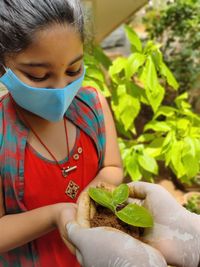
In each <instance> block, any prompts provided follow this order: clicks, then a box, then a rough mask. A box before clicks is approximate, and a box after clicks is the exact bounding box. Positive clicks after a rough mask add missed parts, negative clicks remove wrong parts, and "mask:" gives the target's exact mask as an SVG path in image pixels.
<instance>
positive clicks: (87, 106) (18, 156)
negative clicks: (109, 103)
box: [0, 87, 105, 267]
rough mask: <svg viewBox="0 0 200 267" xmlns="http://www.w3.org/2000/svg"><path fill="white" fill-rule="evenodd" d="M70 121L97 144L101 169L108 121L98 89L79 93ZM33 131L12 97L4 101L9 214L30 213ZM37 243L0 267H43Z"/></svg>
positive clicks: (1, 123) (0, 109) (1, 134)
mask: <svg viewBox="0 0 200 267" xmlns="http://www.w3.org/2000/svg"><path fill="white" fill-rule="evenodd" d="M65 115H66V117H67V118H68V119H69V120H71V121H72V122H73V123H74V124H75V125H76V126H77V127H79V128H81V129H82V130H83V131H84V132H86V133H87V134H88V135H89V136H90V137H91V138H92V139H93V141H94V143H95V145H96V148H97V152H98V155H99V169H100V168H101V167H102V164H103V159H104V152H105V125H104V117H103V112H102V108H101V104H100V102H99V98H98V95H97V92H96V90H95V89H93V88H91V87H84V88H81V89H80V90H79V93H78V95H77V96H76V97H75V99H74V100H73V102H72V104H71V105H70V107H69V109H68V110H67V112H66V114H65ZM28 133H29V130H28V129H27V128H26V127H25V125H24V124H23V122H22V121H21V120H20V119H19V117H18V116H17V114H16V112H15V109H14V107H13V103H12V101H11V99H10V95H9V94H7V95H6V96H4V97H3V98H1V100H0V175H1V177H2V181H3V194H4V207H5V213H6V215H8V214H17V213H20V212H24V211H26V207H25V206H24V204H23V196H24V155H25V146H26V142H27V137H28ZM39 266H40V265H39V260H38V255H37V251H36V249H35V246H34V242H31V243H28V244H26V245H24V246H22V247H19V248H16V249H14V250H12V251H9V252H7V253H4V254H2V255H0V267H39Z"/></svg>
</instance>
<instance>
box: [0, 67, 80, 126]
mask: <svg viewBox="0 0 200 267" xmlns="http://www.w3.org/2000/svg"><path fill="white" fill-rule="evenodd" d="M84 76H85V69H84V70H83V74H82V76H81V77H80V78H78V79H77V80H75V81H73V82H72V83H70V84H69V85H67V86H66V87H64V88H56V89H48V88H34V87H31V86H28V85H27V84H25V83H23V82H22V81H21V80H20V79H19V78H18V77H17V76H16V75H15V74H14V73H13V72H12V70H11V69H6V73H5V74H4V75H3V76H2V77H0V82H2V83H3V84H4V85H5V86H6V87H7V89H8V91H9V92H10V94H11V96H12V97H13V99H14V100H15V102H16V103H17V104H18V105H19V106H21V107H22V108H24V109H26V110H28V111H30V112H32V113H34V114H36V115H38V116H39V117H42V118H44V119H46V120H48V121H59V120H61V119H62V118H63V116H64V114H65V112H66V111H67V109H68V107H69V105H70V104H71V103H72V101H73V99H74V97H75V96H76V94H77V93H78V91H79V89H80V88H81V86H82V82H83V79H84Z"/></svg>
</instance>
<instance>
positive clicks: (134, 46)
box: [85, 26, 200, 184]
mask: <svg viewBox="0 0 200 267" xmlns="http://www.w3.org/2000/svg"><path fill="white" fill-rule="evenodd" d="M125 31H126V34H127V36H128V39H129V40H130V44H131V50H132V53H131V54H130V56H129V57H118V58H117V59H115V60H114V61H113V62H111V61H110V60H109V59H108V58H107V57H106V55H105V54H104V53H103V51H102V50H101V49H100V48H98V49H97V48H95V49H94V51H93V56H90V55H87V56H86V60H85V62H86V69H87V75H86V80H85V84H88V82H89V83H90V85H92V86H95V87H97V88H99V89H100V90H101V91H102V92H103V93H104V94H105V95H106V96H107V97H108V100H109V103H110V105H111V108H112V111H113V113H114V117H115V120H116V126H117V130H118V134H119V137H120V138H119V144H120V149H121V154H122V158H123V162H124V169H125V175H127V176H130V177H131V179H132V180H134V181H137V180H141V179H142V178H143V179H146V180H148V181H153V178H154V177H155V176H157V175H158V173H159V165H158V161H164V163H165V166H166V167H167V168H170V169H171V170H172V172H173V173H174V174H175V175H176V176H177V178H179V179H180V180H181V181H182V182H184V183H188V184H190V183H192V181H193V178H194V177H195V175H196V174H197V173H198V172H199V167H200V165H199V160H200V141H199V140H200V139H199V137H200V130H199V129H200V127H199V126H200V118H199V116H198V115H196V114H194V113H193V112H192V109H191V106H190V104H189V103H188V101H187V94H183V95H180V96H179V97H177V98H176V100H175V102H174V103H171V105H170V106H165V105H163V100H164V97H165V93H166V89H165V88H166V87H170V88H171V89H173V90H175V91H176V90H178V86H179V85H178V83H177V81H176V79H175V78H174V76H173V74H172V72H171V71H170V69H169V68H168V67H167V65H166V64H165V63H164V60H163V56H162V53H161V51H160V45H158V44H155V43H154V42H153V41H148V42H147V43H146V45H144V46H143V44H142V42H141V40H140V39H139V37H138V36H137V34H136V33H135V32H134V30H133V29H132V28H130V27H129V26H125ZM96 53H97V56H96ZM143 105H145V106H147V107H149V108H150V110H151V112H152V116H151V118H150V120H149V121H147V123H146V124H145V125H144V127H143V131H142V134H138V132H137V126H138V125H135V121H136V119H138V118H139V115H140V112H141V109H142V107H143ZM139 123H140V121H139Z"/></svg>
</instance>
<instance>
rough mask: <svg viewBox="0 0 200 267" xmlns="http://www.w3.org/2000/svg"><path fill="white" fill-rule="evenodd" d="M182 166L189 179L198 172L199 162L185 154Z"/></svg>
mask: <svg viewBox="0 0 200 267" xmlns="http://www.w3.org/2000/svg"><path fill="white" fill-rule="evenodd" d="M182 162H183V166H184V168H185V170H186V175H187V176H188V177H189V178H193V177H195V176H196V175H197V174H198V172H199V162H198V160H197V159H196V158H195V157H194V156H193V155H191V154H189V153H188V154H186V155H184V157H183V158H182Z"/></svg>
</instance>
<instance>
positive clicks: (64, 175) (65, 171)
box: [18, 110, 77, 178]
mask: <svg viewBox="0 0 200 267" xmlns="http://www.w3.org/2000/svg"><path fill="white" fill-rule="evenodd" d="M18 113H19V114H20V116H21V117H22V119H23V121H24V122H25V123H26V124H27V126H28V127H29V128H30V130H31V131H32V132H33V134H34V135H35V137H36V138H37V139H38V141H39V142H40V143H41V145H42V146H43V147H44V148H45V149H46V150H47V152H48V153H49V155H50V156H51V157H52V158H53V159H54V161H55V162H56V164H57V166H58V167H59V169H60V170H61V173H62V176H63V177H64V178H66V177H67V175H68V173H69V172H71V171H73V170H76V169H77V166H76V165H75V166H72V167H70V166H68V167H61V165H60V164H59V162H58V160H57V159H56V157H55V156H54V155H53V153H52V152H51V151H50V150H49V148H48V147H47V146H46V145H45V143H44V142H43V141H42V139H41V138H40V137H39V135H38V134H37V133H36V131H35V130H34V129H33V128H32V126H31V125H30V123H29V122H28V121H27V120H26V118H25V117H24V116H23V115H22V114H21V112H19V110H18ZM63 123H64V128H65V136H66V145H67V156H68V159H69V141H68V132H67V125H66V119H63Z"/></svg>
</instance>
